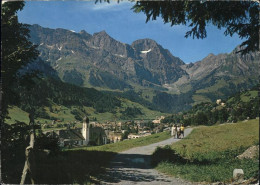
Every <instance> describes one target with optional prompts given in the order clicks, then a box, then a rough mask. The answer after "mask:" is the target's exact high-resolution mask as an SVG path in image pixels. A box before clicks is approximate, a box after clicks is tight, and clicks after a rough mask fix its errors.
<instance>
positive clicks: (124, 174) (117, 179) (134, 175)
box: [100, 128, 192, 185]
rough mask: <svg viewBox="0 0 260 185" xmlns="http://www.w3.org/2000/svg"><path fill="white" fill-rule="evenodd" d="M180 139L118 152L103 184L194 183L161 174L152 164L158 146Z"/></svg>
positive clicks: (102, 180) (102, 179) (189, 130)
mask: <svg viewBox="0 0 260 185" xmlns="http://www.w3.org/2000/svg"><path fill="white" fill-rule="evenodd" d="M191 130H192V129H191V128H187V129H186V130H185V135H188V134H189V133H190V132H191ZM179 140H180V139H174V138H170V139H167V140H164V141H161V142H159V143H154V144H151V145H148V146H142V147H136V148H132V149H130V150H127V151H124V152H121V153H119V154H117V155H116V156H115V158H114V159H113V160H112V161H111V164H110V168H109V169H108V171H107V173H106V174H104V175H102V177H101V179H100V180H101V184H124V185H127V184H149V185H158V184H162V185H164V184H165V185H166V184H176V185H182V184H183V185H184V184H185V185H186V184H187V185H189V184H192V183H190V182H186V181H184V180H182V179H178V178H172V177H170V176H166V175H164V174H161V173H159V172H158V171H156V170H155V169H153V168H151V166H150V158H151V154H152V153H153V152H154V150H155V149H156V147H157V146H165V145H169V144H171V143H174V142H177V141H179Z"/></svg>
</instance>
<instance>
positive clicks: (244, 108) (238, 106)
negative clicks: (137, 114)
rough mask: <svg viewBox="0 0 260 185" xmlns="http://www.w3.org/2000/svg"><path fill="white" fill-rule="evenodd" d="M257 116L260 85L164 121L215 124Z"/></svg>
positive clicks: (195, 106)
mask: <svg viewBox="0 0 260 185" xmlns="http://www.w3.org/2000/svg"><path fill="white" fill-rule="evenodd" d="M256 117H259V86H255V87H254V88H252V89H251V90H247V91H244V92H240V93H236V94H234V95H233V96H231V97H229V98H227V99H224V100H221V99H219V100H218V101H217V102H213V103H210V102H208V103H200V104H197V105H194V106H193V107H192V109H190V110H189V111H186V112H183V113H181V114H173V115H171V116H169V117H166V118H165V119H164V120H163V122H170V123H184V124H185V125H213V124H216V123H224V122H229V123H231V122H237V121H243V120H246V119H255V118H256Z"/></svg>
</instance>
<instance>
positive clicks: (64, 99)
mask: <svg viewBox="0 0 260 185" xmlns="http://www.w3.org/2000/svg"><path fill="white" fill-rule="evenodd" d="M16 91H17V93H19V98H20V102H19V104H18V103H17V104H16V105H13V106H12V107H10V108H9V117H10V118H11V119H7V120H6V122H7V123H14V122H15V120H18V121H23V122H25V123H28V122H29V119H28V114H29V112H31V111H34V115H35V119H36V121H39V122H40V123H50V122H52V120H57V121H58V122H59V123H67V122H74V121H76V120H78V121H81V120H82V118H83V117H84V116H85V115H87V116H89V117H90V120H92V121H100V122H104V121H114V120H117V121H119V120H133V119H144V120H145V119H154V118H155V117H156V116H161V115H162V114H161V113H160V112H159V111H155V110H151V109H149V108H147V107H148V106H146V105H145V104H142V103H138V101H132V100H128V99H127V98H125V97H121V96H117V95H116V94H111V93H108V92H101V91H98V90H96V89H93V88H82V87H78V86H76V85H72V84H68V83H64V82H61V81H60V80H57V79H52V78H41V79H40V78H35V79H32V80H31V81H30V86H28V87H23V86H18V88H17V89H16ZM127 107H128V108H130V109H133V110H137V111H136V112H129V111H128V112H127V111H125V109H126V108H127ZM130 113H131V114H130ZM136 113H138V114H136Z"/></svg>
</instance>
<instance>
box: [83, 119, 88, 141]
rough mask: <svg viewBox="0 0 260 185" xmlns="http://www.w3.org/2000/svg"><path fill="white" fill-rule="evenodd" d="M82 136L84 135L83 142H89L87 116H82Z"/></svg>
mask: <svg viewBox="0 0 260 185" xmlns="http://www.w3.org/2000/svg"><path fill="white" fill-rule="evenodd" d="M82 136H83V137H84V139H85V140H84V141H83V144H84V145H88V142H89V119H88V117H86V116H85V117H84V118H83V127H82Z"/></svg>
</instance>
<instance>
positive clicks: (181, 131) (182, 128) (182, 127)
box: [180, 124, 184, 138]
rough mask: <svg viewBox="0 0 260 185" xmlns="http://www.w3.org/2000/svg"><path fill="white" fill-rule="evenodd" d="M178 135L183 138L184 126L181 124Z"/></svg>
mask: <svg viewBox="0 0 260 185" xmlns="http://www.w3.org/2000/svg"><path fill="white" fill-rule="evenodd" d="M180 135H182V138H184V125H183V124H181V128H180Z"/></svg>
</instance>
